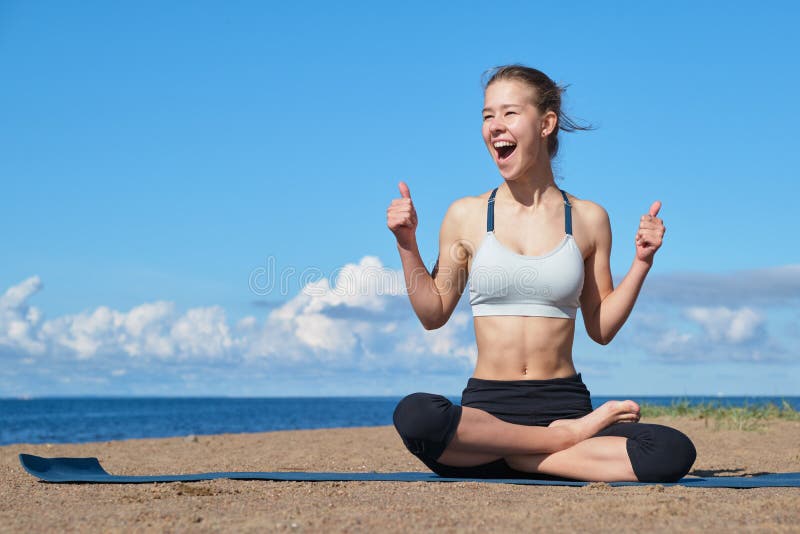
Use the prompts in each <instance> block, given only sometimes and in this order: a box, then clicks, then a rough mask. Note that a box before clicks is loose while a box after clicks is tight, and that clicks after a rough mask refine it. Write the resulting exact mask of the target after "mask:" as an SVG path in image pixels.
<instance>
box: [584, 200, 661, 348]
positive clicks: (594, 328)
mask: <svg viewBox="0 0 800 534" xmlns="http://www.w3.org/2000/svg"><path fill="white" fill-rule="evenodd" d="M659 209H661V202H658V201H656V202H654V203H653V205H652V206H650V212H649V214H647V215H642V218H641V221H640V222H639V230H638V232H637V233H636V239H635V243H636V257H635V258H634V260H633V264H632V265H631V268H630V269H629V270H628V274H626V275H625V278H623V279H622V281H621V282H620V284H619V286H617V288H616V289H614V283H613V280H612V278H611V267H610V257H611V224H610V222H609V220H608V214H607V213H606V211H605V210H604V209H603V208H601V207H600V206H597V205H596V204H594V205H593V209H591V210H588V212H587V216H588V218H589V220H588V221H587V222H588V223H589V224H588V225H586V226H587V227H591V228H593V229H594V232H595V239H594V247H593V250H592V252H591V254H590V255H589V256H588V257H587V258H586V262H585V267H586V268H585V273H586V274H585V277H584V282H583V292H582V293H581V313H582V314H583V322H584V324H585V325H586V333H587V334H589V337H591V338H592V339H593V340H594V341H596V342H597V343H600V344H601V345H607V344H608V343H609V342H610V341H611V340H612V339H614V336H616V335H617V332H619V330H620V328H622V325H624V324H625V321H626V320H627V319H628V316H629V315H630V313H631V311H632V310H633V305H634V304H635V303H636V299H637V297H638V296H639V291H640V290H641V289H642V285H643V284H644V279H645V277H646V276H647V273H648V272H649V271H650V268H651V267H652V266H653V257H654V255H655V253H656V251H657V250H658V249H659V248H660V247H661V243H662V239H663V237H664V232H665V231H666V229H665V228H664V223H663V222H662V220H661V219H659V218H658V217H657V215H658V210H659Z"/></svg>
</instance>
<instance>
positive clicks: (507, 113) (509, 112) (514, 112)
mask: <svg viewBox="0 0 800 534" xmlns="http://www.w3.org/2000/svg"><path fill="white" fill-rule="evenodd" d="M516 114H517V112H516V111H506V115H516Z"/></svg>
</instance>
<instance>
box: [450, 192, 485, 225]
mask: <svg viewBox="0 0 800 534" xmlns="http://www.w3.org/2000/svg"><path fill="white" fill-rule="evenodd" d="M491 194H492V190H491V189H489V190H488V191H486V192H484V193H480V194H478V195H468V196H464V197H460V198H457V199H455V200H453V201H452V202H451V203H450V206H449V207H448V208H447V213H448V214H449V215H452V216H453V217H456V218H458V219H460V220H462V221H464V220H468V219H471V218H475V217H481V216H482V215H483V213H484V212H483V211H482V210H481V207H482V206H484V205H485V204H486V203H487V202H488V200H489V195H491Z"/></svg>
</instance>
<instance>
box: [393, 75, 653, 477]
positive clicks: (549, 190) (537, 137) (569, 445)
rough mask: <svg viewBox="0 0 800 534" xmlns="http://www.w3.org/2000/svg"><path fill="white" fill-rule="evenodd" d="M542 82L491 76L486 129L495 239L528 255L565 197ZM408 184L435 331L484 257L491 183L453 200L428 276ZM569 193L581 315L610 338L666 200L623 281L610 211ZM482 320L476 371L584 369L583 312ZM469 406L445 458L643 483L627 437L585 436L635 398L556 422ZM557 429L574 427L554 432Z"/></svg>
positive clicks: (408, 239)
mask: <svg viewBox="0 0 800 534" xmlns="http://www.w3.org/2000/svg"><path fill="white" fill-rule="evenodd" d="M533 91H534V89H532V88H530V87H529V86H527V85H526V84H524V83H522V82H519V81H499V82H495V83H493V84H491V85H490V86H489V87H488V88H487V90H486V93H485V101H484V105H485V108H484V110H483V115H484V121H483V128H482V133H483V137H484V141H485V143H486V146H487V149H488V150H489V153H490V154H491V155H492V158H493V159H494V161H495V163H496V164H497V166H498V170H499V171H500V174H501V176H502V177H503V178H504V182H503V183H502V184H501V185H500V186H499V189H498V191H497V195H496V197H495V208H494V233H495V237H496V239H497V240H498V241H499V242H500V243H501V244H502V245H503V246H505V247H506V248H508V249H510V250H512V251H514V252H516V253H518V254H524V255H531V256H538V255H542V254H544V253H547V252H550V251H551V250H553V249H554V248H555V247H556V246H557V245H558V244H559V243H560V242H561V241H562V240H563V238H564V203H563V199H562V197H561V193H560V192H559V190H558V188H557V186H556V185H555V181H554V178H553V173H552V169H551V166H550V158H549V155H548V153H547V136H548V135H550V134H551V133H552V132H553V130H554V129H555V127H556V115H555V113H553V112H552V111H549V112H547V113H541V112H540V111H539V110H538V109H537V108H536V106H535V105H534V104H533V96H534V93H533ZM498 140H500V141H511V142H513V143H515V144H516V148H515V150H514V152H513V153H512V154H511V156H510V157H508V158H505V159H503V158H500V156H499V153H498V151H497V150H496V149H495V147H494V146H493V144H494V143H495V142H497V141H498ZM399 189H400V194H401V198H399V199H395V200H393V201H392V204H391V205H390V207H389V209H388V210H387V225H388V226H389V228H390V229H391V230H392V232H393V233H394V234H395V236H396V238H397V247H398V252H399V253H400V257H401V260H402V263H403V271H404V275H405V279H406V287H407V288H408V294H409V299H410V300H411V304H412V307H413V308H414V311H415V313H416V314H417V317H418V318H419V319H420V321H421V323H422V324H423V326H424V327H425V328H426V329H433V328H439V327H441V326H442V325H444V324H445V323H446V322H447V320H448V319H449V318H450V316H451V315H452V313H453V310H454V309H455V306H456V304H457V302H458V300H459V298H460V297H461V294H462V293H463V291H464V290H465V288H466V283H467V279H468V276H469V272H470V269H471V267H472V260H473V258H474V254H475V252H476V251H477V249H478V247H479V246H480V245H481V242H482V240H483V239H484V236H485V235H486V214H487V200H488V197H489V194H490V193H491V191H490V190H489V191H486V192H484V193H483V194H481V195H479V196H474V197H464V198H460V199H458V200H456V201H455V202H453V203H452V204H451V205H450V207H449V209H448V210H447V213H446V214H445V217H444V220H443V222H442V227H441V230H440V234H439V257H438V261H437V263H436V266H435V267H434V269H433V270H432V272H431V273H428V272H427V270H426V269H425V265H424V263H423V262H422V259H421V257H420V254H419V249H418V246H417V243H416V235H415V231H416V226H417V215H416V211H415V210H414V206H413V202H412V201H411V195H410V191H409V189H408V186H407V185H406V184H405V183H404V182H401V183H400V184H399ZM569 200H570V203H571V204H572V220H573V231H572V233H573V237H574V239H575V242H576V244H577V246H578V248H579V249H580V251H581V254H582V256H583V259H584V267H585V274H584V285H583V290H582V292H581V297H580V303H581V313H582V314H583V318H584V323H585V325H586V331H587V334H588V335H589V336H590V338H591V339H593V340H594V341H596V342H598V343H601V344H607V343H608V342H610V341H611V340H612V339H613V337H614V336H615V335H616V333H617V332H618V331H619V329H620V328H621V327H622V325H623V324H624V323H625V320H626V319H627V318H628V316H629V314H630V312H631V310H632V309H633V305H634V303H635V301H636V298H637V296H638V294H639V290H640V289H641V287H642V284H643V282H644V279H645V277H646V275H647V273H648V271H649V270H650V268H651V266H652V263H653V255H654V254H655V252H656V250H658V248H659V247H660V246H661V242H662V238H663V235H664V231H665V228H664V225H663V222H662V221H661V219H659V218H658V217H657V214H658V211H659V209H660V202H658V201H656V202H654V203H653V204H652V206H651V207H650V209H649V212H648V213H647V214H646V215H643V216H642V218H641V221H640V225H639V229H638V231H637V232H636V234H635V247H636V256H635V258H634V261H633V263H632V265H631V267H630V269H629V271H628V274H627V275H626V276H625V278H624V279H623V280H622V281H621V283H620V284H619V286H618V287H617V288H614V286H613V282H612V278H611V271H610V263H609V258H610V253H611V227H610V223H609V219H608V215H607V213H606V212H605V210H604V209H603V208H602V207H601V206H599V205H597V204H595V203H593V202H591V201H588V200H581V199H579V198H576V197H574V196H572V195H569ZM473 322H474V327H475V338H476V342H477V348H478V358H477V364H476V367H475V371H474V373H473V376H474V377H476V378H483V379H489V380H525V379H552V378H563V377H568V376H572V375H574V374H575V373H576V369H575V366H574V364H573V360H572V343H573V339H574V336H575V321H574V320H573V319H561V318H549V317H524V316H484V317H474V318H473ZM609 404H610V403H609ZM462 410H463V411H462V418H461V422H460V423H459V427H458V429H457V431H456V436H455V438H454V439H453V440H452V442H451V443H450V444H449V445H448V447H447V449H446V450H445V451H444V453H443V454H442V456H441V457H440V458H439V459H438V461H439V462H440V463H443V464H447V465H454V466H470V465H478V464H481V463H486V462H489V461H493V460H496V459H498V458H501V457H503V458H505V459H506V461H507V462H508V463H509V465H511V466H512V467H514V468H515V469H520V470H523V471H530V472H541V473H548V474H554V475H560V476H567V477H570V478H577V479H583V480H606V481H612V480H636V476H635V474H634V473H633V469H632V467H631V465H630V460H629V459H628V455H627V450H626V446H625V442H626V439H625V438H621V437H598V438H590V439H586V438H587V437H588V436H591V435H592V434H593V433H594V432H596V430H595V431H594V432H591V433H589V434H586V432H588V429H589V427H591V428H594V427H596V426H597V425H598V424H600V423H603V424H605V423H607V424H611V423H613V422H614V421H613V420H612V419H615V420H616V421H635V420H638V415H639V407H638V406H637V405H636V403H633V402H632V401H625V402H617V403H616V404H613V405H612V406H604V407H602V408H601V409H598V410H597V411H600V410H605V412H609V414H606V413H605V412H603V413H601V414H598V415H592V417H593V418H590V420H587V421H583V419H586V418H582V419H578V420H575V421H559V422H556V423H554V424H553V425H551V427H550V428H541V427H529V426H525V425H514V424H511V423H506V422H504V421H501V420H500V419H497V418H496V417H494V416H492V415H491V414H488V413H486V412H483V411H481V410H476V409H473V408H468V407H463V408H462ZM597 411H596V412H597ZM594 413H595V412H593V414H594ZM587 418H589V416H587ZM581 425H582V426H581ZM592 425H594V426H592ZM579 426H580V427H581V428H578V427H579ZM557 430H564V431H567V434H561V433H555V432H554V431H557ZM598 430H599V429H598ZM569 432H571V433H572V434H571V435H570V434H569ZM581 436H583V438H581Z"/></svg>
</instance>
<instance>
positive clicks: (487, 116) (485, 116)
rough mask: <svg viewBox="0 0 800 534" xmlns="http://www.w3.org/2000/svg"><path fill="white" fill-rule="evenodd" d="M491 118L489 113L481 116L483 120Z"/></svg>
mask: <svg viewBox="0 0 800 534" xmlns="http://www.w3.org/2000/svg"><path fill="white" fill-rule="evenodd" d="M491 118H492V116H491V115H484V116H483V120H485V121H488V120H489V119H491Z"/></svg>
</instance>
